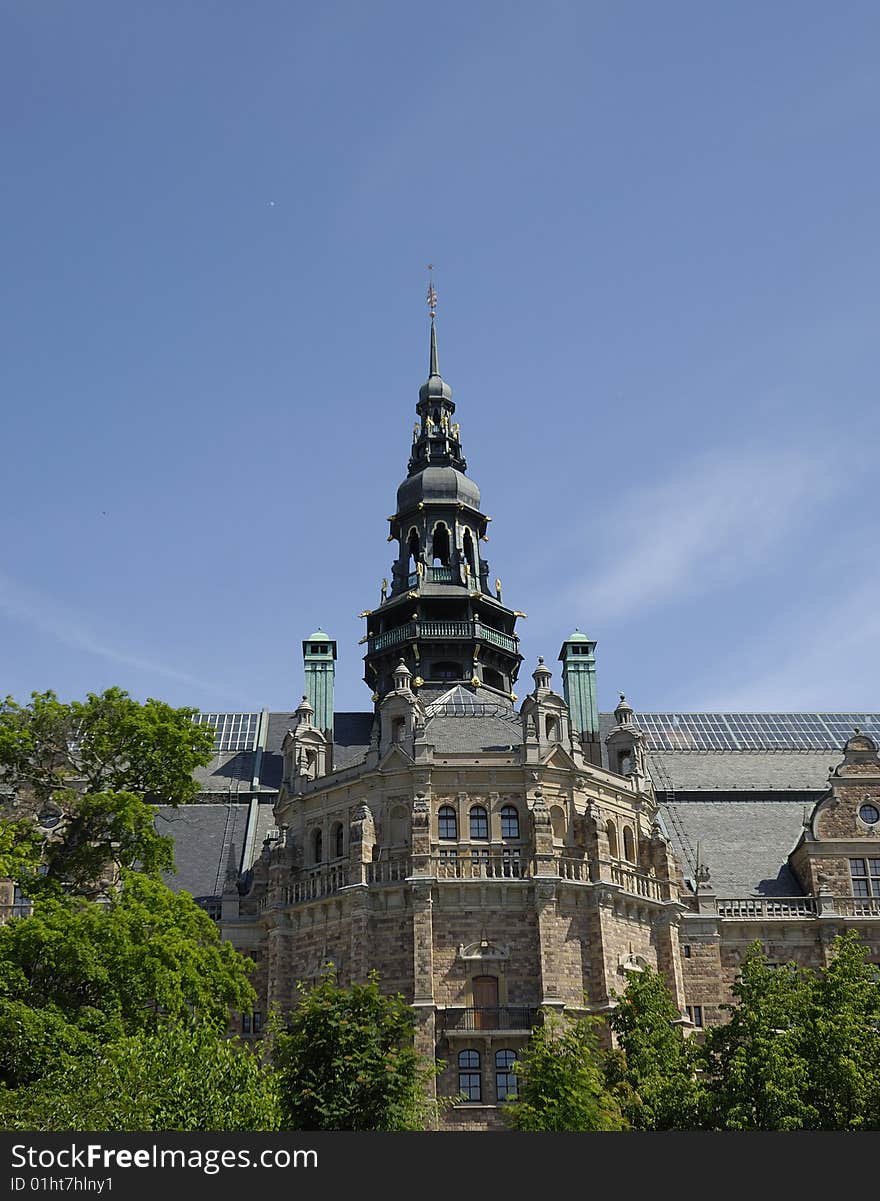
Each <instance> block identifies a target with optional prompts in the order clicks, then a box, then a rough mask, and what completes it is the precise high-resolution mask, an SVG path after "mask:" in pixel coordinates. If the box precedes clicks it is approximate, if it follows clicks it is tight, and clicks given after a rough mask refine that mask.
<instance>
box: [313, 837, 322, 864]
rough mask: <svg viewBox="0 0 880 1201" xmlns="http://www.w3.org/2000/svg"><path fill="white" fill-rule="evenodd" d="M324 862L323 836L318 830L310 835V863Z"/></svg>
mask: <svg viewBox="0 0 880 1201" xmlns="http://www.w3.org/2000/svg"><path fill="white" fill-rule="evenodd" d="M323 860H324V835H323V834H322V833H321V831H320V830H315V831H314V832H313V834H312V863H322V862H323Z"/></svg>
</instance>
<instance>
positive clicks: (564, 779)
mask: <svg viewBox="0 0 880 1201" xmlns="http://www.w3.org/2000/svg"><path fill="white" fill-rule="evenodd" d="M451 396H452V393H451V389H450V388H449V387H448V385H446V384H445V382H444V381H443V380H442V379H441V378H440V376H439V368H438V366H437V347H436V336H435V334H434V329H433V322H432V331H431V375H430V378H429V381H428V383H427V384H426V385H424V386H423V388H422V390H421V392H420V394H419V403H418V406H417V414H418V417H419V420H418V421H417V422H416V427H415V429H414V432H413V451H412V455H411V458H410V462H409V469H408V471H409V473H408V476H407V479H406V480H405V481H404V482H403V484H401V486H400V488H399V489H398V493H397V510H396V512H395V514H394V515H393V516H392V517H391V518H390V519H389V522H390V534H389V541H392V542H395V543H396V544H397V546H396V556H397V557H396V559H395V561H394V563H393V564H392V571H391V583H390V585H389V582H388V579H387V578H386V579H385V580H384V581H383V585H382V589H381V599H380V603H379V605H378V607H377V608H376V609H375V610H369V611H367V612H365V613H364V614H363V616H364V617H365V618H366V620H367V634H366V637H365V638H364V639H363V642H364V643H366V653H365V679H366V680H367V682H368V684H369V685H370V687H371V689H372V690H373V696H372V699H373V711H372V713H371V714H364V715H352V714H347V715H337V716H336V717H335V718H334V720H333V722H332V723H330V724H328V720H329V719H328V717H327V716H326V715H325V716H324V717H322V718H321V719H320V721H319V722H318V723H317V724H316V721H315V715H316V712H322V711H325V710H326V705H327V700H326V697H327V695H329V693H328V691H327V689H328V688H329V687H330V684H331V683H332V680H331V676H330V672H331V670H332V661H335V656H336V649H335V643H331V641H330V639H329V638H328V637H327V635H325V634H324V633H323V631H318V632H317V633H316V634H315V635H313V636H312V639H311V640H307V643H304V651H306V647H307V646H308V650H307V654H310V655H311V656H312V657H313V658H315V659H316V661H317V659H321V661H322V662H325V661H326V662H325V667H324V668H323V673H324V674H323V676H322V678H321V686H322V688H323V689H324V691H323V692H322V693H321V695H320V696H319V695H318V694H317V692H316V691H315V695H314V696H310V695H309V693H308V689H309V687H310V685H309V684H308V683H307V695H306V696H304V697H303V699H302V701H301V702H300V705H299V707H298V708H297V709H296V711H295V712H294V713H293V714H291V715H290V716H289V719H288V721H287V725H286V727H285V728H284V729H283V730H280V731H279V729H278V728H277V726H276V727H275V730H276V734H275V738H276V742H275V744H274V745H273V744H272V743H271V740H270V741H266V740H265V739H264V741H263V743H262V744H261V752H260V753H261V755H262V758H261V760H260V764H259V765H257V766H255V767H254V771H253V776H254V790H253V793H252V795H251V804H252V808H253V801H254V799H255V798H256V799H257V800H259V799H261V798H263V797H265V795H266V794H267V792H268V791H269V790H268V786H267V783H266V782H267V779H268V767H267V764H269V763H270V762H271V761H272V757H273V755H274V759H275V761H276V762H277V770H278V779H277V784H276V786H275V791H274V792H272V793H271V796H272V800H273V801H274V826H273V827H272V828H271V829H270V830H269V831H268V832H267V835H266V837H265V840H264V841H263V845H262V850H259V853H258V858H257V859H256V861H255V862H252V863H249V862H247V860H246V858H245V857H242V859H241V863H240V868H241V870H240V871H238V872H235V871H232V872H230V874H229V875H228V877H227V882H226V888H225V891H224V894H223V898H222V907H221V908H222V929H223V935H224V937H226V938H228V939H230V940H231V941H232V942H233V943H235V945H236V946H238V947H240V948H241V949H242V950H243V951H245V952H247V953H248V954H250V955H252V956H253V957H254V958H255V959H256V960H257V965H258V967H257V973H256V984H257V989H258V992H259V995H260V1001H259V1005H260V1006H261V1012H262V1013H264V1014H265V1013H266V1012H268V1011H269V1010H270V1009H271V1008H272V1007H273V1006H278V1007H280V1008H281V1009H282V1010H285V1009H290V1008H291V1007H293V1006H295V1005H296V1003H297V996H298V993H297V984H298V982H304V983H305V984H306V985H308V984H309V983H311V982H314V981H315V980H317V979H318V977H319V976H320V975H321V972H322V970H323V969H324V967H325V965H326V964H327V963H330V962H332V963H333V965H334V966H335V969H336V972H337V976H338V979H339V981H340V982H341V983H342V984H343V985H345V984H349V983H353V982H357V981H363V980H364V979H366V977H367V975H368V974H369V973H370V971H372V970H374V969H375V970H376V971H378V972H379V974H380V977H381V981H382V986H383V988H385V989H386V990H388V991H389V992H400V993H402V994H403V996H404V997H405V999H406V1000H407V1002H408V1003H409V1004H410V1005H412V1006H413V1010H414V1013H415V1016H416V1041H417V1045H418V1047H419V1049H420V1050H421V1051H422V1052H423V1053H424V1054H426V1055H428V1056H433V1057H435V1058H436V1059H437V1060H439V1061H442V1062H443V1063H444V1064H445V1067H444V1069H443V1072H442V1074H441V1075H440V1076H439V1078H438V1080H437V1090H438V1092H439V1093H440V1094H441V1095H446V1096H453V1095H455V1094H457V1093H459V1092H461V1091H463V1090H464V1091H466V1092H467V1094H468V1099H467V1100H466V1101H465V1102H462V1103H459V1104H456V1105H455V1106H453V1107H452V1108H450V1109H447V1110H446V1111H445V1112H444V1116H443V1119H442V1121H443V1124H444V1126H445V1127H446V1128H448V1129H458V1130H490V1129H496V1128H499V1127H500V1126H501V1124H502V1123H501V1113H500V1108H499V1105H500V1102H501V1101H502V1100H503V1095H504V1093H505V1091H506V1090H507V1089H509V1088H510V1087H511V1082H510V1079H509V1074H508V1073H507V1072H506V1071H505V1065H506V1064H507V1062H508V1061H509V1060H510V1059H511V1058H512V1057H513V1056H514V1055H515V1054H516V1052H517V1051H518V1050H519V1049H521V1048H522V1047H523V1045H524V1044H525V1043H526V1042H527V1040H528V1039H529V1037H530V1032H531V1030H532V1029H533V1028H534V1025H535V1023H536V1022H538V1021H540V1020H541V1015H542V1013H543V1012H546V1011H548V1010H552V1011H557V1012H560V1013H567V1014H574V1015H578V1014H583V1013H598V1014H602V1013H607V1012H608V1011H609V1010H610V1009H611V1008H613V1006H614V1005H615V1003H616V997H617V995H618V994H619V993H620V992H621V991H622V990H623V988H624V987H625V986H626V982H627V979H628V978H629V976H630V974H631V973H633V972H638V971H641V970H643V969H644V968H646V967H651V968H654V969H656V970H657V971H659V972H661V973H662V974H663V976H664V977H665V979H666V981H667V983H668V986H669V988H670V990H671V992H672V995H673V997H674V999H675V1002H676V1004H677V1006H678V1007H679V1009H680V1011H681V1014H682V1024H683V1026H684V1027H685V1028H686V1029H687V1030H688V1031H689V1032H691V1033H693V1032H695V1031H698V1030H699V1028H700V1027H702V1026H705V1025H708V1024H712V1023H716V1022H720V1021H723V1020H724V1017H725V1012H724V1005H725V1004H726V1003H727V1002H729V1001H730V999H731V987H732V985H733V983H734V981H735V979H736V976H737V972H738V970H739V967H740V965H741V963H742V959H743V956H744V955H745V954H746V951H747V949H748V947H749V946H750V945H751V944H752V943H753V942H754V941H755V940H758V941H760V943H761V944H762V946H763V947H764V950H765V952H766V954H767V955H768V956H769V958H770V959H771V960H773V961H776V962H780V963H781V962H784V961H787V960H789V959H794V960H796V961H797V962H798V963H801V964H803V965H806V966H810V967H818V966H820V965H821V964H822V963H824V962H825V961H826V959H827V955H828V948H829V946H830V943H831V941H832V940H833V938H834V936H835V935H836V934H837V933H839V932H841V931H843V930H846V929H848V928H851V927H852V926H856V927H858V928H859V929H860V930H861V931H862V933H863V935H864V936H865V937H866V939H867V941H868V942H869V943H870V945H871V948H872V952H874V953H875V954H877V955H878V957H880V850H875V849H876V847H877V845H878V840H877V831H878V830H880V759H878V755H877V746H876V744H875V742H874V741H873V740H872V739H871V738H870V737H867V736H866V735H862V734H858V733H856V734H855V735H854V736H853V737H852V738H850V739H849V741H847V743H846V747H845V748H844V755H843V762H842V763H841V764H840V765H839V766H838V767H837V768H836V769H835V770H834V772H833V774H832V775H831V777H830V780H829V783H828V785H827V787H825V786H820V787H819V788H817V787H816V784H815V777H814V776H811V775H810V772H811V771H812V770H813V768H812V760H810V761H808V760H806V759H800V760H798V759H795V758H790V759H788V760H780V759H778V758H777V759H772V760H771V759H770V758H767V757H766V756H765V757H764V758H762V757H761V756H760V754H758V755H756V754H751V756H750V757H747V758H744V759H743V760H742V763H743V770H742V773H741V774H742V777H743V778H742V780H740V779H738V775H737V773H738V769H737V767H736V766H734V768H733V769H731V768H730V765H729V762H728V760H729V758H730V756H727V758H724V757H723V756H722V757H718V756H716V757H715V758H712V757H710V756H707V757H705V758H703V759H701V758H699V757H698V756H699V752H698V748H697V744H696V741H695V736H692V735H689V736H688V737H690V739H691V741H690V742H688V740H687V738H684V737H681V738H679V735H678V734H677V733H676V732H675V731H673V733H672V734H670V737H672V736H673V734H674V736H675V738H676V740H677V741H676V742H674V743H673V749H675V748H676V747H679V746H680V747H681V754H682V756H686V755H691V756H692V757H691V758H690V759H689V760H687V762H685V760H684V759H683V758H682V759H681V760H680V763H679V762H675V763H671V759H670V756H669V755H667V756H666V760H665V763H664V762H663V761H661V757H660V756H658V755H657V754H654V753H653V750H652V747H651V745H650V742H649V739H648V738H647V737H646V734H645V731H644V729H642V728H641V726H640V724H639V721H638V720H637V719H636V715H635V714H634V713H633V710H632V708H631V707H630V705H629V704H628V703H627V702H626V700H625V698H624V697H621V698H620V703H619V704H618V707H617V709H616V710H615V712H614V714H613V717H611V716H608V717H607V719H602V720H601V721H600V718H601V717H602V715H598V712H597V708H596V698H595V658H594V651H595V646H596V644H595V642H593V641H591V640H589V639H588V638H587V637H586V636H585V635H583V634H581V633H580V632H575V634H573V635H571V636H570V638H569V639H568V640H566V642H565V643H564V644H563V649H562V652H561V653H560V659H561V661H562V663H563V692H564V693H565V696H563V695H560V694H559V693H557V692H556V691H555V689H554V688H553V687H552V676H551V672H550V670H549V668H548V667H547V666H546V664H545V663H544V661H543V659H539V661H538V664H537V666H536V668H535V670H534V673H533V677H532V678H533V681H534V686H533V688H532V689H531V690H530V691H529V693H528V695H527V696H526V697H525V698H524V700H523V701H522V704H521V705H520V706H519V709H517V708H516V704H515V703H516V701H517V697H516V695H515V694H514V693H513V691H512V687H513V684H514V682H515V680H516V678H517V673H518V671H519V666H520V661H521V657H520V655H519V652H518V640H517V636H516V633H515V622H516V619H517V618H518V617H519V616H521V614H520V613H518V612H517V611H515V610H511V609H509V608H507V606H506V605H505V604H504V603H503V601H502V590H501V581H500V579H496V580H495V582H494V586H493V585H490V583H489V567H488V563H486V561H485V560H484V559H482V558H481V557H480V556H479V555H478V554H477V552H476V547H477V546H478V544H479V543H480V542H481V541H483V540H485V537H486V528H487V523H488V521H489V518H487V517H486V516H484V515H483V514H482V512H481V511H480V494H479V489H477V488H476V485H474V484H473V482H472V481H470V480H469V479H468V478H467V477H466V476H465V474H464V471H465V461H464V458H463V453H462V448H461V441H460V437H461V436H460V427H459V425H458V424H457V423H456V422H453V421H452V415H453V413H454V410H455V406H454V405H453V403H452V399H451ZM316 640H317V641H316ZM322 640H323V641H322ZM330 646H332V651H330V650H329V649H326V648H327V647H330ZM331 657H332V658H331ZM306 675H307V680H313V679H314V676H315V673H314V672H312V673H311V674H309V672H307V673H306ZM315 687H316V686H314V687H313V691H314V689H315ZM322 707H323V709H322ZM267 716H268V720H267V722H264V723H263V725H261V729H263V728H265V729H271V728H272V721H273V715H267ZM354 719H357V721H355V720H354ZM600 725H602V726H603V728H602V729H601V730H600V728H599V727H600ZM319 726H320V728H319ZM355 727H356V728H357V729H358V730H359V731H360V733H359V738H360V742H359V744H358V746H357V748H356V750H355V751H353V750H352V740H351V737H349V738H347V740H346V739H345V738H343V737H342V735H341V733H340V732H341V731H342V732H344V731H346V730H351V729H354V728H355ZM838 758H839V755H838ZM670 764H671V766H670ZM670 771H671V772H672V773H673V774H675V775H678V777H679V779H681V778H683V777H684V778H686V780H687V783H688V788H687V789H686V790H685V791H684V792H682V791H681V790H679V791H678V792H676V790H675V786H674V785H673V783H672V781H671V779H670ZM723 771H727V773H728V774H727V777H726V778H724V779H722V778H721V777H722V775H723ZM261 773H262V774H261ZM258 777H260V780H259V783H260V789H261V790H262V791H259V792H258V790H257V782H258ZM801 777H804V778H801ZM713 778H714V782H713ZM756 780H757V785H756ZM758 785H760V786H761V790H760V791H759V792H756V788H757V786H758ZM701 790H702V791H701ZM776 797H779V798H780V800H779V801H778V802H777V801H776V799H775V798H776ZM756 798H757V800H756ZM706 801H708V802H710V804H708V805H707V804H706V803H705V802H706ZM800 801H803V802H804V808H803V821H802V822H801V825H800V827H799V835H800V836H799V837H798V838H797V844H796V845H795V846H794V848H793V849H791V845H792V844H793V843H794V842H795V838H794V837H791V835H790V833H789V832H788V831H790V829H791V826H790V824H786V823H787V822H789V817H787V816H786V815H790V813H791V811H792V809H796V808H797V805H798V803H799V802H800ZM722 802H723V803H722ZM762 805H763V806H764V808H762ZM768 806H772V808H768ZM716 812H717V813H718V814H720V816H719V818H718V822H714V821H713V822H711V823H709V824H708V825H707V816H706V815H707V814H715V813H716ZM780 813H781V814H782V818H783V819H784V820H782V819H781V818H780V817H779V815H780ZM744 815H745V817H746V818H748V819H749V820H745V818H744ZM749 815H751V816H749ZM875 815H876V816H875ZM771 819H772V820H771ZM762 822H763V825H764V827H766V829H768V830H773V831H777V829H778V830H779V831H781V833H779V834H778V837H779V838H782V837H786V838H789V839H790V841H789V845H788V848H787V849H786V852H785V853H784V854H783V855H782V856H781V857H780V858H779V859H773V854H772V852H771V853H770V855H769V859H768V863H769V868H768V866H767V864H765V863H764V861H763V860H761V862H760V866H759V867H758V868H756V869H755V870H756V871H759V872H760V873H762V874H763V878H761V877H760V876H759V877H758V878H757V879H756V881H755V884H754V885H752V886H751V887H748V888H745V889H741V890H739V891H736V893H735V895H734V893H732V892H731V891H730V889H729V888H728V889H727V891H726V892H725V893H723V894H719V893H717V892H716V889H715V886H714V884H713V879H712V874H711V873H712V870H713V866H714V863H715V862H717V863H718V864H719V866H720V867H723V866H724V863H725V862H726V861H728V860H731V859H733V860H735V859H736V856H737V854H738V853H739V848H738V846H737V845H736V843H737V838H739V839H741V840H742V839H743V838H749V837H752V828H751V827H752V826H755V827H756V828H757V827H759V826H760V824H761V823H762ZM701 823H702V825H701ZM750 823H751V825H750ZM227 824H228V823H227ZM249 828H250V827H249ZM735 828H737V829H738V830H739V833H738V834H736V833H734V829H735ZM700 829H702V830H703V831H704V833H703V835H702V839H703V841H702V842H701V840H700V839H701V835H700V833H699V832H697V833H696V836H695V831H699V830H700ZM725 832H727V836H725ZM795 833H797V832H795ZM707 835H708V836H707ZM719 836H720V837H719ZM755 838H756V839H757V842H758V843H760V842H761V836H760V832H759V833H758V834H757V835H755ZM753 841H754V839H753ZM704 844H705V845H708V846H709V847H710V854H709V855H708V856H707V855H706V853H705V850H704V849H701V847H703V845H704ZM731 844H733V845H731ZM759 849H760V848H759ZM789 849H791V853H790V854H788V853H787V852H788V850H789ZM746 851H747V848H746V846H745V843H744V842H743V843H742V855H743V857H745V856H746ZM749 853H751V854H754V853H755V852H754V848H752V850H751V851H750V852H749ZM764 853H765V857H766V855H767V853H766V851H765V852H764ZM713 855H714V857H715V858H714V861H713ZM755 862H756V863H757V862H758V860H757V859H756V860H755ZM768 870H769V871H770V872H771V873H776V876H775V878H773V877H772V875H771V876H768V875H767V872H768ZM722 875H723V873H722V872H719V878H720V877H721V876H722ZM737 878H739V877H737ZM785 889H787V890H788V891H787V892H786V891H785Z"/></svg>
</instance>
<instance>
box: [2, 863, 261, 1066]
mask: <svg viewBox="0 0 880 1201" xmlns="http://www.w3.org/2000/svg"><path fill="white" fill-rule="evenodd" d="M252 967H253V964H252V963H251V961H250V960H248V959H245V958H244V957H243V956H241V955H240V954H239V953H238V952H237V951H236V950H235V949H234V948H233V947H232V946H231V945H230V944H229V943H228V942H221V941H220V936H219V933H218V931H217V927H216V926H215V924H214V922H212V921H211V919H210V918H209V917H208V915H207V914H206V913H205V912H204V910H203V909H200V908H199V906H198V905H196V904H195V902H194V901H193V900H192V898H191V897H190V896H189V895H188V894H187V893H173V892H171V891H170V889H168V888H166V887H165V885H163V884H162V883H161V882H160V881H157V880H152V879H150V878H148V877H146V876H143V875H141V874H139V873H131V874H129V875H127V876H126V878H125V881H124V886H123V888H122V891H121V892H120V893H119V894H118V895H117V896H115V897H114V898H113V899H112V900H111V901H109V902H108V903H107V904H106V905H99V904H96V903H95V902H89V901H82V900H78V899H76V898H60V899H58V898H53V897H50V898H46V899H43V900H38V901H37V902H36V904H35V906H34V912H33V914H32V915H31V916H30V917H25V918H17V919H14V920H13V921H11V922H9V923H7V924H6V925H5V926H2V927H0V1028H2V1026H3V1023H6V1026H7V1029H9V1030H14V1031H15V1039H14V1041H12V1042H10V1043H8V1044H7V1045H6V1046H5V1047H4V1048H2V1049H0V1075H2V1078H4V1079H6V1080H10V1081H14V1082H16V1083H20V1082H21V1078H22V1072H23V1071H25V1070H27V1065H28V1064H30V1065H31V1067H32V1069H33V1075H38V1074H39V1071H40V1059H39V1056H36V1057H29V1058H28V1059H25V1060H24V1061H22V1060H21V1059H20V1058H19V1057H18V1055H17V1054H12V1053H10V1048H11V1047H12V1046H21V1047H26V1046H28V1045H34V1044H35V1043H36V1041H37V1040H38V1038H39V1035H40V1031H41V1029H43V1028H47V1027H52V1028H54V1029H56V1030H57V1029H60V1027H61V1025H62V1024H63V1025H64V1026H67V1027H71V1028H73V1029H72V1031H71V1032H70V1033H69V1038H68V1041H69V1044H70V1046H69V1049H70V1050H71V1052H76V1051H83V1050H84V1049H85V1048H86V1047H87V1045H88V1040H89V1039H91V1040H95V1039H101V1040H102V1041H107V1040H113V1039H117V1038H119V1037H122V1036H124V1035H131V1034H135V1033H140V1032H144V1033H147V1032H150V1031H154V1030H156V1029H157V1028H158V1027H159V1025H160V1024H162V1023H164V1022H167V1021H179V1022H183V1023H188V1022H189V1021H190V1020H191V1019H192V1018H193V1017H194V1016H195V1017H198V1018H203V1019H205V1020H210V1021H213V1022H215V1023H220V1022H222V1023H225V1021H226V1017H227V1013H228V1010H229V1008H230V1007H231V1008H234V1009H239V1010H247V1009H250V1007H251V1006H252V1004H253V1000H254V992H253V989H252V988H251V985H250V983H249V981H248V972H249V970H250V969H251V968H252ZM25 1010H29V1011H30V1014H31V1016H29V1017H28V1016H26V1014H25ZM16 1022H17V1023H18V1024H17V1025H16V1024H15V1023H16ZM16 1065H17V1066H16Z"/></svg>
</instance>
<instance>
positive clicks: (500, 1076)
mask: <svg viewBox="0 0 880 1201" xmlns="http://www.w3.org/2000/svg"><path fill="white" fill-rule="evenodd" d="M515 1063H516V1052H515V1051H510V1050H504V1051H496V1052H495V1100H496V1101H510V1100H512V1099H513V1098H514V1097H515V1096H516V1076H515V1075H514V1072H513V1065H514V1064H515Z"/></svg>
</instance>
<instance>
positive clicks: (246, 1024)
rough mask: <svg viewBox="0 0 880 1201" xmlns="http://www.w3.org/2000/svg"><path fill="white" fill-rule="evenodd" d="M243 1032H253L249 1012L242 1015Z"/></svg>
mask: <svg viewBox="0 0 880 1201" xmlns="http://www.w3.org/2000/svg"><path fill="white" fill-rule="evenodd" d="M241 1032H242V1034H250V1032H251V1015H250V1014H249V1013H243V1014H242V1015H241Z"/></svg>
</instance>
